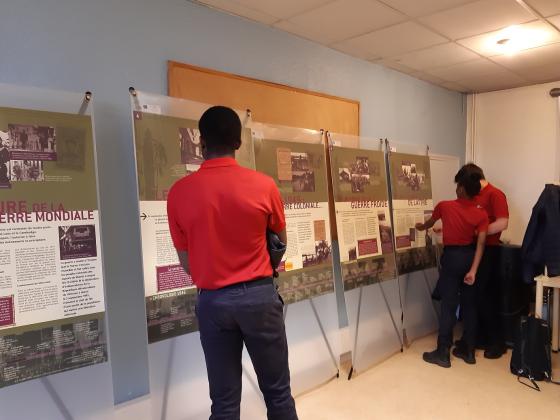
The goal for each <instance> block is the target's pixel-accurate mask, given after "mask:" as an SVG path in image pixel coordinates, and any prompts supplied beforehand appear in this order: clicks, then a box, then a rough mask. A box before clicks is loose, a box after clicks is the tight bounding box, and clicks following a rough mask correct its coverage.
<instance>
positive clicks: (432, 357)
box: [422, 347, 451, 368]
mask: <svg viewBox="0 0 560 420" xmlns="http://www.w3.org/2000/svg"><path fill="white" fill-rule="evenodd" d="M422 359H424V361H425V362H428V363H432V364H434V365H438V366H441V367H442V368H450V367H451V361H450V359H449V350H445V349H441V348H439V347H438V348H437V349H435V350H434V351H430V352H426V353H424V354H423V355H422Z"/></svg>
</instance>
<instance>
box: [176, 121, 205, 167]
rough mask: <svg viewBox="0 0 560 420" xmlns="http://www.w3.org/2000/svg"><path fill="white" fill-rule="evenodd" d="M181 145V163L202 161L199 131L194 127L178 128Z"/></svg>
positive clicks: (195, 163)
mask: <svg viewBox="0 0 560 420" xmlns="http://www.w3.org/2000/svg"><path fill="white" fill-rule="evenodd" d="M179 140H180V145H181V163H184V164H187V165H201V164H202V162H203V161H204V157H203V156H202V145H201V144H200V131H198V130H197V129H196V128H179Z"/></svg>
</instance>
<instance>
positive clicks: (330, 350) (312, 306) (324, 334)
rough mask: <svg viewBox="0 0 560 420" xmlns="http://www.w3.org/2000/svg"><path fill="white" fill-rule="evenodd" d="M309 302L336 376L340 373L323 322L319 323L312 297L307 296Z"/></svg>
mask: <svg viewBox="0 0 560 420" xmlns="http://www.w3.org/2000/svg"><path fill="white" fill-rule="evenodd" d="M309 304H310V305H311V309H313V313H314V314H315V319H316V320H317V324H318V325H319V329H320V330H321V334H323V339H324V340H325V344H326V345H327V349H328V350H329V354H330V355H331V359H332V362H333V364H334V367H335V368H336V376H338V375H339V374H340V372H339V370H338V363H337V362H336V357H335V356H334V352H333V350H332V348H331V345H330V343H329V339H328V338H327V334H326V333H325V329H324V328H323V324H322V323H321V319H320V318H319V314H318V313H317V308H315V303H314V302H313V298H309Z"/></svg>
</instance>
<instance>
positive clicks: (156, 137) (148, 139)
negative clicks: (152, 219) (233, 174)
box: [134, 112, 254, 201]
mask: <svg viewBox="0 0 560 420" xmlns="http://www.w3.org/2000/svg"><path fill="white" fill-rule="evenodd" d="M134 115H140V118H134V140H135V145H136V164H137V170H138V189H139V192H140V201H161V200H165V199H166V197H167V192H168V191H169V189H170V188H171V187H172V186H173V184H174V183H175V182H176V181H178V180H179V179H181V178H182V177H184V176H185V175H186V174H187V170H186V167H185V165H184V164H183V163H181V148H180V141H179V129H180V128H196V129H198V121H196V120H190V119H185V118H176V117H169V116H166V115H159V114H151V113H147V112H134ZM236 159H237V161H238V162H239V164H240V165H242V166H245V167H247V168H251V169H254V163H253V161H254V157H253V147H252V137H251V131H250V130H249V129H243V131H242V146H241V149H239V151H238V152H237V154H236Z"/></svg>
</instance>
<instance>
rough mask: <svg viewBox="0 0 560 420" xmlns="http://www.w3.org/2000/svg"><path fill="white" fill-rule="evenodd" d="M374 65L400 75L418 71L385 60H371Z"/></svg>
mask: <svg viewBox="0 0 560 420" xmlns="http://www.w3.org/2000/svg"><path fill="white" fill-rule="evenodd" d="M371 61H372V62H373V63H375V64H379V65H381V66H384V67H388V68H390V69H393V70H397V71H400V72H401V73H407V74H410V73H417V72H418V70H416V69H413V68H411V67H408V66H405V65H404V64H401V63H398V62H396V61H393V60H390V59H385V60H371Z"/></svg>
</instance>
